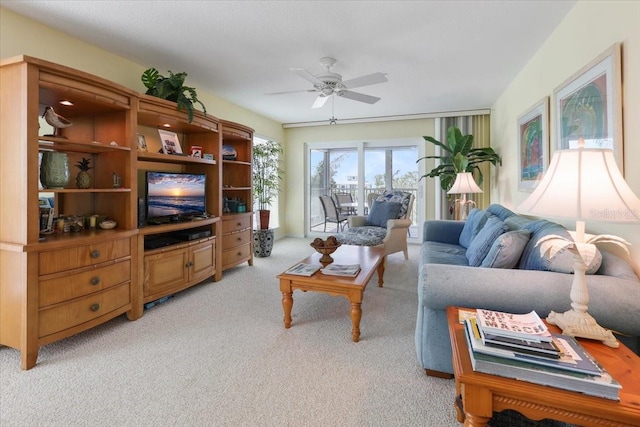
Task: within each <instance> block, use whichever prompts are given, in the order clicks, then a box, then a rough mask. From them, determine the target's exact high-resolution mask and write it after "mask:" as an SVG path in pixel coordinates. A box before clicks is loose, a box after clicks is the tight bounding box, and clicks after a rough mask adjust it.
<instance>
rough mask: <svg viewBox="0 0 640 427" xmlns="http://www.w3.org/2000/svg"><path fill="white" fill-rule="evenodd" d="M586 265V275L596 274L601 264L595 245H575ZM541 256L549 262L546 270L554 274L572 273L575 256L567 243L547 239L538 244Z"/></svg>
mask: <svg viewBox="0 0 640 427" xmlns="http://www.w3.org/2000/svg"><path fill="white" fill-rule="evenodd" d="M576 245H577V246H578V249H579V251H580V254H581V256H582V258H583V261H584V262H585V263H586V265H587V270H586V271H585V273H586V274H596V272H597V271H598V269H599V268H600V264H601V263H602V254H601V253H600V251H599V250H598V248H597V247H596V246H595V245H591V244H586V243H582V244H580V243H578V244H576ZM538 246H540V249H541V253H542V256H543V257H544V258H546V259H548V260H549V262H548V266H547V269H548V270H549V271H554V272H556V273H565V274H571V273H573V271H574V264H575V255H574V252H572V250H571V249H569V247H568V245H567V241H566V240H563V239H560V238H555V239H554V238H551V239H547V240H545V241H544V242H542V243H541V244H539V245H538Z"/></svg>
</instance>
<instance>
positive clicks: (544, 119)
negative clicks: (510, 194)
mask: <svg viewBox="0 0 640 427" xmlns="http://www.w3.org/2000/svg"><path fill="white" fill-rule="evenodd" d="M518 153H519V154H518V156H519V158H518V190H520V191H533V189H534V188H536V186H537V185H538V182H540V180H541V179H542V175H544V172H545V170H547V166H548V165H549V97H548V96H545V97H544V98H542V99H541V100H540V101H538V102H536V104H535V105H533V106H532V107H531V108H529V109H528V110H527V111H525V112H524V113H522V114H521V115H520V116H519V117H518Z"/></svg>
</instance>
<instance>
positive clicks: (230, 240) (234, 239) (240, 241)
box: [222, 228, 251, 249]
mask: <svg viewBox="0 0 640 427" xmlns="http://www.w3.org/2000/svg"><path fill="white" fill-rule="evenodd" d="M247 243H251V230H250V229H248V228H247V229H245V230H243V231H238V232H236V233H230V234H225V235H224V236H222V247H223V248H224V249H230V248H235V247H236V246H242V245H246V244H247Z"/></svg>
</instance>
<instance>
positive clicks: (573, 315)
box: [547, 310, 620, 348]
mask: <svg viewBox="0 0 640 427" xmlns="http://www.w3.org/2000/svg"><path fill="white" fill-rule="evenodd" d="M547 322H549V323H551V324H552V325H557V326H558V327H559V328H560V329H562V333H563V334H565V335H569V336H572V337H580V338H589V339H592V340H597V341H602V343H603V344H605V345H608V346H609V347H613V348H618V347H619V346H620V343H618V341H617V340H616V337H614V336H613V333H612V332H611V331H610V330H608V329H605V328H603V327H602V326H600V325H598V323H597V322H596V319H594V318H593V317H592V316H591V315H590V314H589V313H586V312H584V313H581V312H578V311H575V310H569V311H565V312H564V313H556V312H555V311H552V312H551V313H549V316H548V317H547Z"/></svg>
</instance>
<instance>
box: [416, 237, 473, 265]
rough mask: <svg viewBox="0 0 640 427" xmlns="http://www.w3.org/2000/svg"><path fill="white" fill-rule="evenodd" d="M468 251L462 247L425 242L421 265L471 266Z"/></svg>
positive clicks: (421, 254) (421, 253)
mask: <svg viewBox="0 0 640 427" xmlns="http://www.w3.org/2000/svg"><path fill="white" fill-rule="evenodd" d="M465 253H466V249H465V248H463V247H462V246H458V245H452V244H450V243H441V242H424V244H423V245H422V249H421V252H420V259H421V265H424V264H448V265H465V266H467V265H469V262H468V261H467V256H466V255H465Z"/></svg>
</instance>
